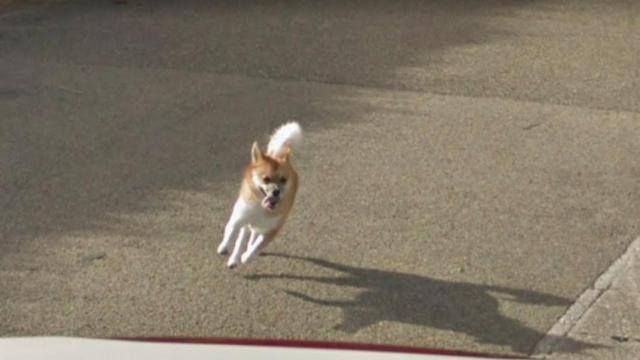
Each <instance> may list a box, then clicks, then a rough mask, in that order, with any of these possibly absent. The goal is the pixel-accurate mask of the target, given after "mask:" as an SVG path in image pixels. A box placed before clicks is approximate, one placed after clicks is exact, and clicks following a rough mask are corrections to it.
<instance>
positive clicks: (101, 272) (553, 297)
mask: <svg viewBox="0 0 640 360" xmlns="http://www.w3.org/2000/svg"><path fill="white" fill-rule="evenodd" d="M0 11H1V12H0V126H1V128H0V129H1V131H0V205H1V207H0V219H1V221H0V289H2V290H1V291H0V305H1V306H0V335H3V336H16V335H45V334H46V335H76V336H92V337H102V336H135V335H148V336H151V335H155V336H217V337H253V338H279V339H312V340H332V341H336V340H338V341H351V342H376V343H392V344H402V345H415V346H425V347H436V348H453V349H462V350H470V351H482V352H492V353H505V354H527V353H529V352H530V351H531V350H532V349H533V347H534V346H535V344H536V342H537V341H538V340H540V338H542V336H543V335H544V333H545V332H546V331H547V329H549V328H550V327H551V326H552V324H553V323H554V322H555V321H556V320H557V319H558V318H559V317H560V316H561V315H562V314H563V312H564V311H565V310H566V309H567V308H568V307H569V306H570V305H571V304H572V303H573V301H574V300H575V298H576V297H577V296H578V295H579V294H580V293H581V292H582V290H583V289H585V288H586V287H587V286H589V285H590V284H591V283H592V282H593V281H594V279H595V278H597V276H598V275H599V274H600V273H601V272H602V271H603V270H604V269H605V268H607V266H608V265H609V264H610V263H611V262H612V261H613V259H615V258H616V257H618V256H619V255H620V253H621V252H622V251H623V249H624V248H625V247H626V245H628V244H629V243H630V242H631V241H632V240H633V239H634V238H635V237H637V235H638V234H639V233H640V232H639V231H638V230H639V229H638V228H639V225H638V219H639V218H640V205H639V204H640V186H639V182H638V179H639V178H640V165H639V164H638V159H640V141H638V139H639V138H640V113H639V111H640V86H639V84H640V76H639V71H640V70H639V69H640V31H639V26H640V23H639V21H640V17H639V14H640V6H639V5H638V4H637V3H636V2H633V1H627V2H624V1H617V2H616V1H614V2H611V1H564V2H562V3H558V2H553V1H526V2H523V1H462V0H455V1H447V2H444V1H417V0H415V1H412V0H404V1H394V2H382V1H372V0H368V1H364V0H359V1H352V2H348V3H344V2H342V1H327V2H319V1H317V2H314V1H295V2H284V1H267V2H264V1H240V2H232V1H220V2H210V1H180V2H170V1H130V2H129V3H128V4H126V5H114V4H112V3H110V2H108V1H102V2H96V1H52V2H39V3H33V4H30V3H26V4H24V3H17V4H16V3H14V4H13V5H9V6H7V7H4V8H2V10H0ZM291 119H297V120H298V121H300V123H301V124H302V125H303V126H304V128H305V130H306V140H305V141H306V143H305V149H304V153H303V154H302V156H299V157H298V158H297V159H296V160H297V164H298V165H297V166H298V168H299V169H300V173H301V176H302V185H301V190H300V194H299V198H298V201H297V204H296V206H295V213H294V214H293V216H292V217H291V219H290V221H289V223H288V224H287V226H286V230H285V231H284V233H283V234H282V237H281V238H280V239H278V240H277V241H276V242H275V243H274V244H273V246H272V247H271V248H270V249H269V253H270V254H269V255H268V256H265V257H262V258H260V259H259V260H258V261H257V262H256V263H255V264H254V265H253V266H252V267H250V268H245V269H242V270H238V271H229V270H227V269H226V268H225V267H224V265H223V264H224V263H223V259H222V258H220V257H217V256H216V255H214V250H215V247H216V245H217V243H218V241H219V240H220V236H221V234H222V227H223V226H224V223H225V220H226V217H227V216H228V214H229V210H230V207H231V205H232V203H233V201H234V197H235V195H236V191H237V188H238V180H239V175H240V172H241V169H242V167H243V166H244V163H245V162H246V161H247V160H248V159H249V148H250V144H251V142H252V141H253V140H254V139H259V140H265V137H266V134H267V133H268V132H269V131H271V130H272V129H273V128H274V127H275V126H277V125H279V124H280V123H282V122H284V121H288V120H291ZM569 345H570V346H566V349H567V350H566V351H568V352H571V353H577V354H579V353H581V352H584V351H587V350H589V349H593V348H594V347H598V346H600V345H597V344H596V343H590V342H589V341H588V340H584V339H580V340H575V341H573V342H572V343H571V344H569Z"/></svg>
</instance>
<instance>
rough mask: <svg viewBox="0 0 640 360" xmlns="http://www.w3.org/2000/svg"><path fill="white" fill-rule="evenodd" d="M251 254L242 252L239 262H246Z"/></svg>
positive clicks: (250, 257)
mask: <svg viewBox="0 0 640 360" xmlns="http://www.w3.org/2000/svg"><path fill="white" fill-rule="evenodd" d="M251 259H252V256H251V254H249V253H244V254H242V256H240V262H241V263H243V264H246V263H248V262H249V261H251Z"/></svg>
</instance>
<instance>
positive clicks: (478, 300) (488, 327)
mask: <svg viewBox="0 0 640 360" xmlns="http://www.w3.org/2000/svg"><path fill="white" fill-rule="evenodd" d="M264 255H265V256H275V257H279V258H286V259H295V260H300V261H305V262H308V263H310V264H313V265H316V266H320V267H322V268H325V269H328V270H333V271H338V272H340V273H341V274H342V275H340V276H336V277H323V276H302V275H293V274H281V275H271V274H259V275H246V276H245V278H246V279H250V280H263V279H286V280H300V281H306V282H315V283H322V284H331V285H337V286H347V287H355V288H360V289H363V291H361V292H360V293H358V294H357V295H356V296H355V297H354V298H353V299H351V300H332V299H320V298H317V297H314V296H312V295H309V294H303V293H300V292H296V291H290V290H287V291H286V293H287V294H289V295H291V296H294V297H296V298H298V299H302V300H304V301H309V302H312V303H314V304H317V305H321V306H332V307H339V308H341V309H342V311H343V319H342V322H341V323H340V324H338V325H336V326H335V329H337V330H341V331H344V332H347V333H355V332H357V331H358V330H360V329H363V328H366V327H368V326H370V325H373V324H376V323H378V322H381V321H393V322H400V323H405V324H411V325H418V326H424V327H432V328H437V329H441V330H450V331H454V332H457V333H464V334H467V335H470V336H472V337H474V338H475V340H476V341H477V342H480V343H489V344H493V345H498V346H507V347H509V348H511V350H513V351H514V352H517V353H524V354H530V353H531V352H532V351H533V347H534V346H535V344H536V343H537V342H538V341H539V340H540V339H542V337H543V336H544V334H543V333H541V332H539V331H537V330H535V329H532V328H530V327H528V326H526V325H525V324H523V323H522V322H520V321H518V320H516V319H511V318H509V317H506V316H505V315H503V314H501V312H500V310H499V301H498V298H501V299H506V300H508V301H515V302H519V303H525V304H535V305H543V306H568V305H570V304H571V303H572V301H571V300H569V299H564V298H561V297H558V296H554V295H549V294H543V293H539V292H535V291H530V290H522V289H511V288H507V287H500V286H489V285H477V284H471V283H462V282H448V281H443V280H436V279H431V278H428V277H424V276H418V275H413V274H406V273H400V272H393V271H383V270H376V269H367V268H358V267H354V266H349V265H343V264H338V263H335V262H331V261H327V260H323V259H317V258H312V257H301V256H293V255H285V254H277V253H268V254H264ZM562 341H563V342H562V347H561V348H557V349H556V350H559V349H560V350H561V351H564V352H578V351H582V350H584V349H587V348H593V347H598V346H597V345H594V344H588V343H584V342H579V341H573V340H569V339H562Z"/></svg>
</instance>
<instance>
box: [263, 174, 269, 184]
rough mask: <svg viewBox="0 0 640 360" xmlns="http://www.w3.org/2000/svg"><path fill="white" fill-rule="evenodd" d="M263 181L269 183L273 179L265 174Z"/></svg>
mask: <svg viewBox="0 0 640 360" xmlns="http://www.w3.org/2000/svg"><path fill="white" fill-rule="evenodd" d="M262 181H264V182H266V183H268V182H270V181H271V179H270V178H269V177H268V176H265V177H263V178H262Z"/></svg>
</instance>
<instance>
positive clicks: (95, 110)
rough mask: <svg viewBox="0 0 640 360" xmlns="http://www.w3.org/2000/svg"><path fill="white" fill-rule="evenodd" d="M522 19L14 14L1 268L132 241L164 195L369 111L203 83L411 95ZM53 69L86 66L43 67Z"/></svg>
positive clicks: (294, 8) (298, 7) (321, 96)
mask: <svg viewBox="0 0 640 360" xmlns="http://www.w3.org/2000/svg"><path fill="white" fill-rule="evenodd" d="M520 7H521V5H519V3H516V2H510V1H499V0H493V1H489V2H486V1H475V0H459V1H454V2H450V3H449V2H447V3H446V4H445V3H443V2H438V1H416V0H404V1H401V2H378V1H370V0H360V1H357V2H354V3H349V4H345V3H343V2H338V1H332V2H330V3H324V2H323V3H319V2H300V3H297V4H288V3H286V2H281V1H271V2H268V3H263V2H259V1H248V2H241V3H238V2H231V1H223V2H215V3H212V2H209V1H199V0H191V1H185V2H181V3H180V4H179V5H177V4H176V3H174V2H167V1H162V2H157V1H152V2H151V1H136V2H131V3H130V4H128V5H127V6H113V4H111V3H110V2H92V1H78V2H53V3H49V4H46V5H39V6H29V7H28V8H27V9H25V11H14V12H11V13H8V14H6V15H5V16H3V17H2V19H0V29H2V30H3V31H4V32H6V35H5V36H2V37H0V49H3V51H2V52H1V53H2V55H0V78H2V79H3V81H2V83H0V127H1V128H2V129H3V132H2V134H0V144H2V145H1V146H0V189H1V190H2V191H0V205H1V206H0V218H2V219H3V223H2V224H0V235H1V239H2V241H0V247H2V249H3V251H2V252H0V257H1V256H3V254H7V253H9V252H13V251H18V250H19V249H21V248H24V247H25V245H26V244H28V243H29V242H32V241H31V240H32V239H34V238H38V237H41V236H50V235H60V234H62V235H66V234H70V233H74V232H77V231H81V232H85V231H90V232H95V231H103V230H104V231H107V232H109V233H114V232H117V231H118V230H117V229H118V228H120V227H121V226H120V222H121V221H120V220H118V219H114V218H113V217H112V216H111V214H120V218H126V217H128V216H130V215H132V214H140V213H149V212H155V211H157V210H158V209H164V208H167V207H168V206H169V205H170V202H171V201H170V200H167V199H166V198H164V197H163V195H162V194H161V192H162V191H167V190H171V191H203V187H202V184H203V183H218V184H219V183H222V182H224V181H233V180H236V179H237V177H238V175H237V174H239V173H240V170H241V169H240V167H241V164H244V162H245V161H246V158H247V155H246V154H247V148H248V146H249V145H248V144H250V143H251V141H253V140H254V139H255V136H256V134H265V133H266V132H267V131H271V129H272V128H273V127H274V126H275V125H277V124H279V123H281V122H282V121H285V120H288V119H291V118H295V119H299V120H300V121H301V122H302V123H303V125H304V126H305V128H306V129H307V130H314V129H321V128H325V127H328V126H333V125H335V124H336V123H341V122H345V121H356V120H357V119H358V118H359V117H358V116H354V113H358V112H359V111H361V110H362V109H354V105H353V104H351V105H349V104H347V105H345V106H343V109H337V110H336V109H335V107H336V106H338V107H339V106H340V105H336V104H335V101H334V97H335V95H336V94H335V90H332V92H331V94H328V93H325V92H323V91H319V92H317V93H310V94H307V93H304V92H301V91H299V89H298V88H295V87H293V88H292V90H285V89H284V88H282V87H279V86H276V85H272V88H271V90H270V91H266V90H264V89H262V88H264V87H265V86H267V85H265V84H264V83H261V84H258V85H255V86H254V87H251V86H237V89H231V90H225V86H228V85H224V84H216V81H218V82H219V81H220V79H217V78H216V79H215V80H211V79H208V80H202V79H200V80H194V79H197V78H198V76H197V75H193V74H192V72H193V71H196V72H197V73H203V74H209V75H211V74H239V75H242V76H248V77H249V78H269V79H294V80H297V81H298V80H299V81H314V82H321V83H325V82H326V83H338V84H360V85H367V86H369V85H373V86H390V87H393V88H402V87H403V85H402V84H401V83H395V82H393V81H392V83H389V81H390V80H393V79H395V77H396V76H397V74H396V70H397V69H400V68H407V67H409V68H414V67H416V68H425V67H430V66H433V65H434V64H436V63H438V62H439V55H440V54H441V53H442V51H443V50H444V49H446V48H449V47H455V46H459V45H462V44H468V43H485V42H490V41H494V40H495V39H496V38H499V37H501V36H507V34H505V33H504V32H503V31H502V30H501V29H496V28H494V26H492V25H491V24H490V21H488V19H489V18H490V15H491V14H494V13H503V12H509V11H515V10H517V9H518V8H520ZM116 14H117V16H114V15H116ZM106 34H108V36H106ZM425 54H428V56H425ZM24 59H30V60H29V62H25V61H24ZM3 61H6V63H5V62H3ZM49 63H55V64H70V66H71V67H70V68H66V67H64V66H62V67H47V66H44V67H41V66H40V65H42V64H49ZM85 65H86V66H106V67H98V68H95V69H93V68H92V70H91V71H89V70H87V72H85V70H82V69H83V68H82V66H85ZM116 69H121V70H116ZM169 69H174V70H179V73H173V72H171V73H165V72H162V71H168V70H169ZM145 71H158V72H157V73H148V72H145ZM243 81H244V80H242V79H240V78H238V79H236V80H235V82H232V81H231V80H229V82H230V83H231V84H232V85H233V84H235V83H243ZM290 85H291V84H290ZM234 91H235V92H234ZM350 91H351V90H349V89H348V88H345V89H344V92H345V93H347V94H348V93H349V92H350ZM272 94H275V95H272ZM36 104H37V106H36ZM238 144H242V145H241V146H239V145H238ZM204 191H206V189H204ZM221 200H224V201H227V199H221ZM191 228H198V226H197V224H195V225H194V226H191Z"/></svg>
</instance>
